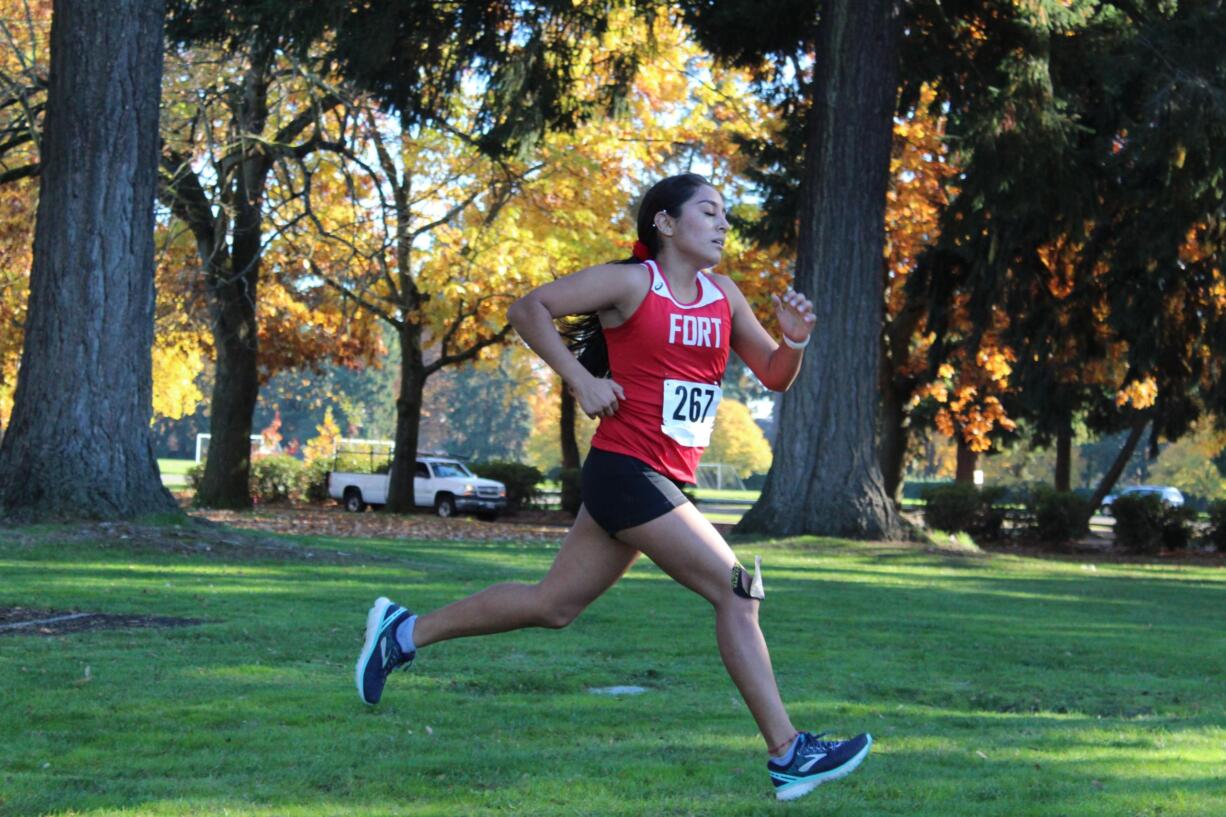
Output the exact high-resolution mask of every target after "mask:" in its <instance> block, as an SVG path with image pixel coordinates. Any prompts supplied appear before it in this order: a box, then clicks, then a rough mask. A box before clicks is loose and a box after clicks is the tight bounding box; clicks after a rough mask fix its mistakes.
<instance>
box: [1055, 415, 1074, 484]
mask: <svg viewBox="0 0 1226 817" xmlns="http://www.w3.org/2000/svg"><path fill="white" fill-rule="evenodd" d="M1072 473H1073V426H1072V424H1071V423H1069V422H1067V420H1066V421H1065V422H1064V423H1063V424H1062V425H1061V426H1060V430H1059V431H1058V432H1057V433H1056V490H1057V491H1068V490H1069V489H1070V486H1071V485H1072V484H1073V480H1072Z"/></svg>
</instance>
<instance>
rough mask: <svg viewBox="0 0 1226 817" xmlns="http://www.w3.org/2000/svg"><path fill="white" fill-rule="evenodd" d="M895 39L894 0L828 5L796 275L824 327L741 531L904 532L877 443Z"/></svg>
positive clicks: (839, 0)
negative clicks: (883, 475)
mask: <svg viewBox="0 0 1226 817" xmlns="http://www.w3.org/2000/svg"><path fill="white" fill-rule="evenodd" d="M898 36H899V19H898V10H897V7H896V3H895V2H894V0H858V1H856V2H853V0H833V2H829V3H825V4H823V6H822V16H821V22H820V24H819V34H818V38H819V43H818V49H817V53H818V64H817V70H816V76H815V77H814V79H813V82H812V86H811V87H812V92H813V95H814V98H813V104H812V107H811V110H810V123H809V135H808V144H807V146H806V148H805V169H804V177H803V179H802V183H801V195H800V198H801V212H800V225H799V240H798V243H797V252H796V282H795V286H796V289H797V290H799V291H801V292H803V293H805V294H806V295H808V296H809V297H810V298H811V299H812V300H813V302H814V305H815V309H816V313H817V318H818V320H817V327H816V329H815V331H814V333H813V340H812V343H811V344H810V346H809V350H808V353H807V355H806V357H807V360H806V361H805V365H804V366H803V368H802V369H801V372H800V376H799V378H798V379H797V381H796V383H795V385H793V387H792V389H791V390H790V391H789V392H788V393H787V394H786V395H785V396H784V399H783V401H782V406H781V411H780V415H781V416H780V426H779V435H778V437H777V438H776V442H775V458H774V464H773V465H772V467H771V470H770V473H769V474H768V475H767V479H766V484H765V486H764V488H763V491H762V496H761V498H760V499H759V501H758V503H757V504H756V505H754V507H753V508H752V509H750V511H749V513H747V514H746V515H745V517H744V519H742V520H741V523H740V525H738V527H737V530H738V532H740V531H745V532H762V533H771V534H777V535H790V534H798V533H817V534H826V535H835V536H855V537H863V538H871V539H883V538H884V539H893V538H897V537H899V536H900V535H901V532H902V528H901V526H900V523H899V519H898V515H897V513H896V512H895V509H894V503H893V502H892V501H891V499H890V496H889V495H888V494H887V493H886V490H885V486H884V485H883V483H882V478H881V470H880V467H879V466H878V459H877V450H876V432H877V422H876V417H877V402H878V393H877V392H878V389H877V385H878V381H877V366H878V360H877V358H878V354H879V345H880V342H881V339H880V335H881V327H882V309H883V306H882V277H881V265H882V263H883V261H882V248H883V242H884V219H885V193H886V186H887V182H888V178H889V166H890V147H891V140H892V137H893V114H894V108H895V101H896V99H895V97H896V90H897V76H898Z"/></svg>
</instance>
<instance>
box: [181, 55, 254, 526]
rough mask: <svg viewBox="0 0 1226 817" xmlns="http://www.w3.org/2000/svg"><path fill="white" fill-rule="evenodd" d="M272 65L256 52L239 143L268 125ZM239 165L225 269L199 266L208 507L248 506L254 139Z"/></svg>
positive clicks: (241, 102)
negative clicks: (209, 336) (207, 336)
mask: <svg viewBox="0 0 1226 817" xmlns="http://www.w3.org/2000/svg"><path fill="white" fill-rule="evenodd" d="M271 60H272V53H271V51H270V50H268V49H256V50H255V54H254V56H253V57H252V65H251V68H250V69H249V70H248V72H247V74H246V76H245V77H244V78H243V86H242V91H241V94H240V95H239V96H238V97H237V99H236V101H235V106H236V112H235V117H234V118H235V121H236V122H237V123H238V130H239V132H240V134H242V136H241V137H240V138H249V135H250V134H258V133H262V132H263V130H264V125H265V123H266V122H267V120H268V70H269V66H270V64H271ZM241 161H242V168H241V170H240V171H239V172H238V173H237V174H235V180H234V194H233V200H232V202H231V203H230V204H231V206H232V207H233V209H234V232H233V238H232V239H231V242H232V248H231V250H230V252H229V254H228V260H229V267H228V268H226V267H225V266H224V265H221V266H219V265H218V263H217V258H219V257H225V255H224V254H223V253H220V252H217V253H214V254H213V256H212V257H211V258H206V259H204V261H205V263H206V265H207V268H208V291H209V307H210V312H211V317H212V321H213V347H214V348H215V349H216V350H217V371H216V376H215V377H214V379H213V395H212V401H211V403H210V409H209V454H208V460H207V462H206V465H205V468H204V477H203V478H202V479H201V481H200V489H199V491H198V492H197V494H196V502H197V503H198V504H200V505H203V506H205V507H208V508H239V509H242V508H250V507H251V487H250V476H251V428H252V425H253V422H254V417H255V404H256V401H257V400H258V399H259V394H260V381H259V327H258V325H257V323H256V314H255V305H256V302H257V294H258V288H259V280H260V258H261V256H262V254H263V248H262V245H261V244H262V233H263V206H264V186H265V181H266V179H267V176H268V169H269V167H270V165H269V161H268V159H267V157H266V153H265V151H263V150H261V149H260V147H259V145H257V144H256V143H255V141H254V140H252V144H251V145H250V146H249V147H248V148H247V149H245V150H244V152H243V158H242V160H241ZM222 240H224V238H223V239H222ZM210 250H212V248H210Z"/></svg>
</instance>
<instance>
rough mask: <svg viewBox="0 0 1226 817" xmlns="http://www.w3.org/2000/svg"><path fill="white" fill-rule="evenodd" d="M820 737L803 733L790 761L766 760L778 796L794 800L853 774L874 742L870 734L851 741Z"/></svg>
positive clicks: (781, 798) (858, 736)
mask: <svg viewBox="0 0 1226 817" xmlns="http://www.w3.org/2000/svg"><path fill="white" fill-rule="evenodd" d="M822 734H825V733H824V732H823V733H822ZM821 736H822V735H811V734H809V733H808V732H801V733H800V742H799V743H797V744H796V751H794V752H793V753H792V761H791V762H790V763H787V764H782V763H779V762H777V761H775V760H768V761H767V762H766V770H767V771H768V772H770V776H771V782H772V783H774V784H775V797H776V798H778V799H780V800H794V799H796V798H797V797H803V796H804V795H806V794H808V793H809V792H811V791H813V790H814V789H815V788H817V787H818V786H820V785H821V784H822V783H826V782H828V781H831V780H838V779H839V778H840V777H843V776H844V775H848V774H851V772H852V771H853V770H854V769H855V768H856V767H857V766H859V765H860V761H862V760H864V758H865V756H866V755H868V750H869V747H870V746H872V745H873V738H872V736H871V735H867V734H866V735H857V736H855V737H854V738H852V739H851V740H819V739H818V738H820V737H821Z"/></svg>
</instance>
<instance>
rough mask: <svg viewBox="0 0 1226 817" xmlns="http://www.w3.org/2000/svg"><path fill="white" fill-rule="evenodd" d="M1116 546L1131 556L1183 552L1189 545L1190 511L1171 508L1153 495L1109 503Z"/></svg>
mask: <svg viewBox="0 0 1226 817" xmlns="http://www.w3.org/2000/svg"><path fill="white" fill-rule="evenodd" d="M1111 515H1112V516H1114V517H1115V542H1116V544H1117V545H1118V546H1119V547H1120V548H1122V549H1123V550H1127V551H1129V552H1131V553H1157V552H1158V551H1160V550H1161V549H1162V548H1167V549H1171V550H1176V549H1179V548H1185V547H1187V546H1188V544H1189V543H1190V542H1191V541H1192V520H1193V519H1194V518H1195V517H1196V512H1195V511H1193V510H1192V509H1191V508H1172V507H1168V506H1167V505H1166V503H1164V502H1163V501H1162V499H1161V497H1158V496H1154V495H1153V494H1125V495H1123V496H1118V497H1116V498H1115V501H1114V502H1112V503H1111Z"/></svg>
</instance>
